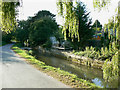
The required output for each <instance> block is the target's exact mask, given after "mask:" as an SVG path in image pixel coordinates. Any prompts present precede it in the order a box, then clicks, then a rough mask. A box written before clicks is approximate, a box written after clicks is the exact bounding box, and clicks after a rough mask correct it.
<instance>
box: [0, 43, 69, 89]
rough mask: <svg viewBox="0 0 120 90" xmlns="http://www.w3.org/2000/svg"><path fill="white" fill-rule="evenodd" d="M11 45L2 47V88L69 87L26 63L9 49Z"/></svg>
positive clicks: (0, 62) (0, 61)
mask: <svg viewBox="0 0 120 90" xmlns="http://www.w3.org/2000/svg"><path fill="white" fill-rule="evenodd" d="M11 46H12V44H8V45H5V46H3V47H2V60H1V59H0V66H1V64H2V70H1V69H0V72H2V88H69V86H66V85H64V84H63V83H61V82H59V81H57V80H56V79H54V78H52V77H50V76H48V75H46V74H45V73H42V72H40V71H38V70H37V69H35V68H34V67H32V66H31V65H28V64H27V63H26V62H25V61H24V60H23V59H22V58H21V57H18V56H17V55H16V54H15V53H14V52H13V51H12V50H11V49H10V47H11ZM0 49H1V47H0ZM0 53H1V51H0ZM0 58H1V57H0ZM0 77H1V76H0ZM0 80H1V79H0Z"/></svg>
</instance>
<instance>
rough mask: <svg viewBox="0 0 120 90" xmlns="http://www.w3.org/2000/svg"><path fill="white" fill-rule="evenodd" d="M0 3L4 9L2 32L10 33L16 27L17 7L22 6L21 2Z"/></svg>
mask: <svg viewBox="0 0 120 90" xmlns="http://www.w3.org/2000/svg"><path fill="white" fill-rule="evenodd" d="M0 2H1V6H0V7H1V9H2V15H1V16H2V19H1V25H2V27H1V30H2V31H5V32H6V33H9V32H11V31H12V30H13V29H14V27H15V25H16V15H17V12H18V9H17V7H18V6H20V0H18V2H5V1H2V0H1V1H0Z"/></svg>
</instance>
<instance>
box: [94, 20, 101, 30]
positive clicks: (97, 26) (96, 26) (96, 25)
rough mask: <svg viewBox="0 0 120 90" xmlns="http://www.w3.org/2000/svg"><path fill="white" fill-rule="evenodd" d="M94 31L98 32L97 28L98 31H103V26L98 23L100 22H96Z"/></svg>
mask: <svg viewBox="0 0 120 90" xmlns="http://www.w3.org/2000/svg"><path fill="white" fill-rule="evenodd" d="M92 27H93V29H94V30H95V31H96V28H97V31H101V30H102V25H101V23H100V22H99V21H98V20H95V22H94V24H93V26H92Z"/></svg>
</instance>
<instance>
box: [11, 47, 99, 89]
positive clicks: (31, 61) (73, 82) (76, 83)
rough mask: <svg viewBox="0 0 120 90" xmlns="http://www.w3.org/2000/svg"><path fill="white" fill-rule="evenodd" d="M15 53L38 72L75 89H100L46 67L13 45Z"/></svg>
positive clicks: (74, 76)
mask: <svg viewBox="0 0 120 90" xmlns="http://www.w3.org/2000/svg"><path fill="white" fill-rule="evenodd" d="M12 49H13V51H14V52H16V53H17V54H19V55H20V56H21V57H24V58H25V60H26V61H27V62H28V63H29V64H32V65H33V66H34V67H36V68H37V69H38V70H40V71H42V72H45V73H47V74H48V75H50V76H52V77H54V78H56V79H58V80H59V81H61V82H63V83H65V84H66V85H69V86H71V87H73V88H96V89H98V88H100V87H99V86H96V85H95V84H93V83H90V82H88V81H86V80H83V79H80V78H78V77H77V76H76V75H74V74H71V73H69V72H66V71H64V70H60V68H55V67H52V66H48V65H46V64H45V63H44V62H42V61H39V60H37V59H35V57H33V56H31V55H29V53H28V52H26V51H25V50H22V49H20V48H19V47H18V45H13V47H12Z"/></svg>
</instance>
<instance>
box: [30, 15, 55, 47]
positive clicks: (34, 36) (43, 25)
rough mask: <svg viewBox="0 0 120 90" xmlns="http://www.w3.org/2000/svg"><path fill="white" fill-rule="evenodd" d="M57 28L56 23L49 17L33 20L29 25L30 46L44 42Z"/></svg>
mask: <svg viewBox="0 0 120 90" xmlns="http://www.w3.org/2000/svg"><path fill="white" fill-rule="evenodd" d="M56 30H57V23H56V22H55V21H54V20H52V19H51V18H50V17H43V18H41V19H39V20H36V21H34V22H33V23H32V24H31V27H30V35H29V42H30V45H31V46H38V45H43V44H45V43H46V42H47V41H48V40H49V38H50V36H52V35H54V33H55V32H56Z"/></svg>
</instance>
